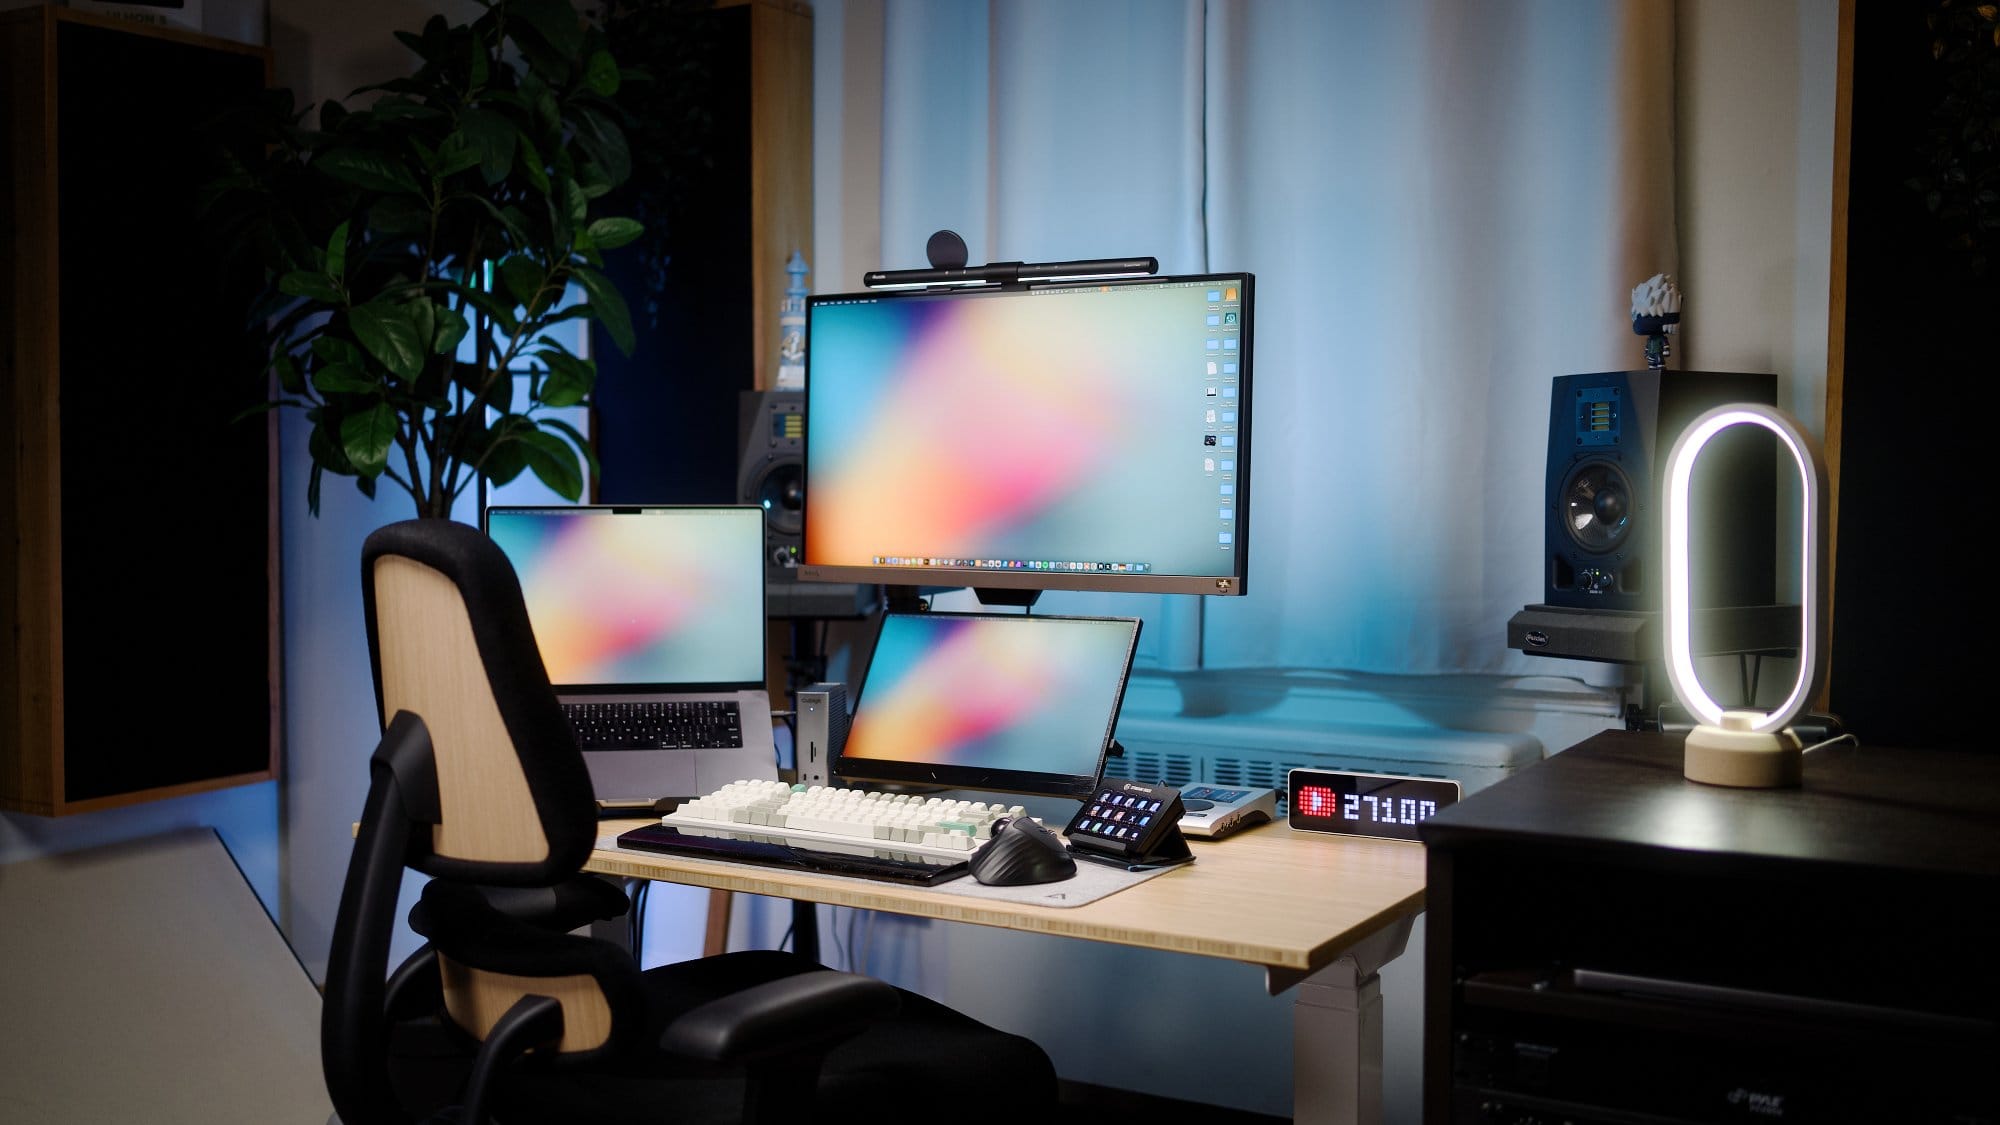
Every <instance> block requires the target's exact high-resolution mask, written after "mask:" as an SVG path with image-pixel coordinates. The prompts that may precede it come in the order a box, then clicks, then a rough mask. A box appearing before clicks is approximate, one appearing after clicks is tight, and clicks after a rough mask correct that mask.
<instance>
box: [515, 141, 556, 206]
mask: <svg viewBox="0 0 2000 1125" xmlns="http://www.w3.org/2000/svg"><path fill="white" fill-rule="evenodd" d="M515 136H516V138H517V139H518V142H519V143H518V147H519V149H520V153H521V161H520V163H521V174H522V175H523V176H526V177H527V178H528V183H529V184H530V185H531V186H533V187H534V189H535V190H536V191H538V192H541V193H542V194H543V195H547V194H548V193H549V169H548V164H547V163H546V162H545V161H543V160H542V154H541V152H540V151H538V150H537V149H536V148H535V142H533V141H531V140H529V139H528V134H526V133H517V134H515Z"/></svg>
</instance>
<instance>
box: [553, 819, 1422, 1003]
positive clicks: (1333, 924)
mask: <svg viewBox="0 0 2000 1125" xmlns="http://www.w3.org/2000/svg"><path fill="white" fill-rule="evenodd" d="M649 823H653V821H652V820H650V819H638V820H607V821H604V822H602V824H601V825H600V828H599V833H598V834H599V835H600V836H606V837H610V836H616V835H618V834H619V833H621V832H624V831H627V830H628V829H632V828H636V827H639V826H640V825H642V824H649ZM1189 845H1190V846H1191V847H1193V848H1194V850H1195V857H1196V858H1195V861H1194V862H1193V863H1191V864H1188V865H1187V866H1185V867H1182V868H1178V869H1176V870H1173V871H1169V872H1167V873H1166V874H1164V875H1161V876H1159V877H1158V878H1154V879H1148V880H1146V881H1145V882H1143V883H1140V884H1139V885H1137V886H1135V887H1131V888H1129V889H1126V890H1123V891H1120V892H1118V893H1117V894H1114V895H1111V896H1109V897H1107V898H1103V899H1100V900H1098V901H1096V902H1093V903H1088V904H1086V905H1084V906H1076V907H1067V908H1056V907H1047V906H1034V905H1028V904H1016V903H1007V902H992V901H988V900H984V899H975V898H969V897H966V896H963V895H954V894H950V893H946V892H940V891H936V890H931V889H929V888H925V887H912V886H904V885H902V884H897V883H873V882H864V881H862V880H856V879H845V878H835V877H830V876H825V875H816V874H810V873H806V872H794V871H787V870H784V869H781V868H771V867H758V866H751V865H747V864H739V863H729V862H725V861H720V860H708V859H698V858H692V857H682V856H673V855H663V854H655V853H641V852H628V851H606V850H603V849H599V850H597V851H595V852H593V853H592V854H591V857H590V861H589V863H587V864H586V865H585V868H584V869H585V870H587V871H591V872H595V873H597V874H600V875H619V876H626V877H630V878H635V879H654V880H661V881H664V882H669V883H684V884H687V885H690V886H697V887H708V888H710V889H713V890H725V891H742V892H745V893H748V894H758V895H771V896H776V897H781V898H792V899H803V900H807V901H811V902H824V903H830V904H832V905H835V906H848V907H856V908H859V909H864V910H883V911H888V912H891V913H895V914H910V915H916V916H920V917H925V918H939V919H943V920H945V921H950V922H970V923H973V924H976V925H983V926H1000V927H1003V928H1005V929H1010V930H1026V931H1030V932H1033V933H1043V934H1055V935H1058V936H1062V937H1077V938H1084V939H1086V940H1090V941H1102V942H1111V943H1114V944H1119V945H1133V946H1139V947H1142V948H1146V949H1160V950H1167V951H1170V952H1177V953H1189V954H1194V955H1196V956H1203V957H1221V958H1226V959H1228V960H1232V961H1244V962H1249V963H1251V964H1255V965H1261V966H1263V967H1265V968H1266V969H1267V970H1271V971H1270V973H1269V974H1268V976H1269V978H1270V989H1271V991H1272V992H1273V993H1276V992H1280V991H1283V989H1284V988H1286V987H1289V986H1290V985H1291V984H1293V983H1296V982H1297V981H1298V979H1300V978H1301V977H1303V976H1304V975H1306V974H1309V973H1312V972H1314V971H1317V970H1319V969H1321V968H1324V967H1325V966H1326V965H1328V964H1331V963H1332V962H1333V961H1334V960H1335V959H1336V958H1338V957H1339V956H1340V954H1341V952H1342V951H1343V950H1345V949H1347V948H1348V947H1350V946H1352V945H1354V944H1355V943H1357V942H1359V941H1361V940H1363V939H1364V938H1367V937H1369V936H1371V935H1373V934H1375V933H1377V932H1378V931H1381V930H1383V929H1385V928H1387V927H1389V926H1391V925H1394V924H1395V923H1397V922H1398V921H1400V920H1402V919H1404V918H1407V917H1409V916H1412V915H1414V914H1416V913H1417V912H1419V911H1421V910H1422V909H1423V905H1424V848H1423V846H1422V845H1421V844H1417V843H1413V842H1407V841H1394V840H1363V839H1356V838H1351V837H1344V836H1330V835H1324V834H1319V833H1309V832H1297V831H1294V830H1293V829H1291V828H1290V827H1288V826H1287V825H1285V824H1284V823H1282V822H1275V823H1270V824H1263V825H1259V826H1258V827H1256V828H1251V829H1247V830H1245V831H1242V832H1239V833H1236V834H1235V835H1232V836H1230V837H1228V838H1226V839H1223V840H1214V841H1211V840H1199V839H1191V840H1189Z"/></svg>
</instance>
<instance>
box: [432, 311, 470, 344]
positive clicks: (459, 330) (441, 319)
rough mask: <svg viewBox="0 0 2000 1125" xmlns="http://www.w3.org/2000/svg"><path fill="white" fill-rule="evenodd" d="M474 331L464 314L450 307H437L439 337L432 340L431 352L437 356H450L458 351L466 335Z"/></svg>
mask: <svg viewBox="0 0 2000 1125" xmlns="http://www.w3.org/2000/svg"><path fill="white" fill-rule="evenodd" d="M470 331H472V325H471V324H470V323H468V322H467V321H466V319H465V317H464V315H463V314H461V313H460V312H459V311H458V310H457V309H455V308H452V307H451V306H450V305H439V306H437V335H436V336H435V337H434V338H432V340H431V351H432V352H433V353H435V354H437V355H450V354H451V353H453V352H455V351H457V350H458V343H459V341H460V340H463V339H465V334H466V333H467V332H470Z"/></svg>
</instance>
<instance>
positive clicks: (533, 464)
mask: <svg viewBox="0 0 2000 1125" xmlns="http://www.w3.org/2000/svg"><path fill="white" fill-rule="evenodd" d="M512 440H513V441H514V442H517V443H519V445H520V448H521V453H522V456H523V457H525V458H526V459H527V462H528V468H530V469H532V470H533V471H534V474H535V476H536V477H538V478H540V480H541V482H542V483H543V484H545V485H548V486H549V489H550V490H551V491H553V492H554V493H555V494H556V495H558V496H560V497H562V498H563V499H565V500H575V499H578V498H579V497H581V496H582V495H583V474H582V473H581V472H579V471H578V470H577V465H576V452H575V451H574V450H572V449H571V448H570V447H569V443H568V442H565V441H564V440H563V439H562V438H560V437H557V436H556V435H554V434H545V433H543V432H541V431H540V430H528V431H524V432H522V433H520V434H517V435H514V436H513V437H512Z"/></svg>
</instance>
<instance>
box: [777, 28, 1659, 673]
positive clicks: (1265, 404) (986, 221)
mask: <svg viewBox="0 0 2000 1125" xmlns="http://www.w3.org/2000/svg"><path fill="white" fill-rule="evenodd" d="M815 19H816V22H817V23H818V24H819V25H820V26H819V28H818V31H817V33H816V34H817V36H818V44H817V53H818V56H819V58H821V59H823V60H828V61H826V62H822V63H820V64H819V65H820V66H821V67H822V68H825V67H827V66H828V65H829V64H830V63H831V64H832V65H833V67H834V69H835V71H837V72H838V73H839V75H840V86H839V88H837V89H829V88H828V85H827V84H826V83H824V82H823V83H822V85H821V86H820V92H819V95H818V96H819V99H820V102H821V104H820V106H819V107H818V111H817V112H816V116H815V128H816V131H817V137H816V144H815V151H816V156H815V181H816V183H834V182H838V183H841V184H842V185H844V187H845V189H846V190H844V191H843V193H842V195H841V197H840V200H839V207H840V210H841V212H842V213H841V214H837V215H832V216H829V215H828V214H826V213H825V211H824V210H822V212H821V214H820V215H819V218H818V221H819V224H820V226H821V228H822V229H821V232H820V235H819V237H818V239H817V240H816V241H817V245H818V247H819V249H820V251H821V253H822V254H829V253H830V254H831V256H832V258H833V259H836V260H834V261H822V263H821V266H822V267H825V268H823V269H822V270H821V272H820V281H819V284H818V285H817V288H819V289H821V290H823V291H830V290H832V289H835V288H843V287H844V288H852V287H853V286H852V285H851V284H844V279H846V278H858V277H859V276H860V274H861V273H862V272H863V271H864V270H868V269H874V268H892V269H893V268H907V267H912V266H920V265H923V264H925V257H924V244H925V242H926V240H927V239H928V238H929V236H930V235H931V233H932V232H933V231H936V230H939V229H951V230H955V231H957V232H958V233H959V234H961V235H963V236H964V237H965V240H966V243H967V245H968V247H969V248H970V251H971V257H972V260H973V261H975V262H979V261H1000V260H1025V261H1045V260H1060V259H1068V258H1088V257H1122V256H1135V255H1154V256H1157V257H1158V258H1159V259H1160V264H1161V268H1162V271H1163V272H1169V273H1191V272H1203V271H1209V270H1230V271H1234V270H1248V271H1251V272H1253V273H1255V274H1256V275H1257V309H1256V314H1257V320H1256V328H1255V371H1254V376H1253V394H1254V402H1253V405H1254V410H1255V414H1254V418H1253V421H1252V450H1253V462H1252V465H1251V497H1252V500H1251V531H1250V544H1251V546H1250V557H1251V576H1250V582H1249V590H1250V593H1249V594H1248V595H1247V596H1245V597H1242V598H1211V599H1207V604H1206V606H1205V612H1204V620H1203V623H1202V626H1201V631H1200V637H1201V642H1200V659H1201V662H1202V664H1204V665H1205V666H1209V667H1269V666H1286V667H1316V668H1334V669H1351V670H1358V671H1393V672H1403V673H1410V672H1417V673H1430V672H1439V673H1457V672H1524V673H1538V674H1539V673H1546V672H1547V671H1549V667H1548V662H1547V661H1546V660H1542V661H1537V660H1536V659H1535V658H1532V657H1526V656H1523V655H1522V654H1519V653H1516V652H1514V651H1512V650H1510V649H1509V648H1508V647H1507V645H1506V624H1507V620H1508V618H1509V617H1511V616H1512V615H1513V614H1514V613H1516V612H1518V611H1519V610H1520V609H1521V607H1522V606H1523V605H1526V604H1529V603H1534V602H1539V601H1542V600H1543V586H1542V566H1543V563H1542V535H1543V523H1544V513H1543V491H1544V488H1545V484H1544V479H1543V478H1544V475H1545V471H1546V460H1547V446H1548V425H1549V423H1548V413H1549V388H1550V380H1551V379H1552V378H1553V377H1554V376H1557V375H1561V374H1567V373H1573V372H1586V371H1608V370H1620V369H1626V368H1631V367H1638V366H1643V355H1642V349H1641V340H1640V338H1639V337H1637V336H1635V335H1633V333H1632V331H1631V328H1630V325H1629V320H1628V311H1629V295H1630V292H1631V290H1632V288H1633V286H1635V285H1636V284H1638V283H1639V282H1640V281H1642V280H1644V279H1645V278H1647V277H1649V276H1651V275H1652V274H1654V273H1659V272H1669V273H1671V272H1674V271H1675V269H1676V260H1675V239H1674V230H1673V215H1674V206H1673V204H1674V192H1673V171H1674V166H1673V136H1672V109H1673V97H1672V74H1673V50H1674V44H1673V11H1672V7H1671V5H1670V4H1669V3H1667V2H1666V0H1658V2H1627V3H1615V4H1606V3H1602V2H1601V0H1487V2H1478V3H1475V2H1471V0H1459V2H1442V0H1430V2H1409V3H1395V4H1384V3H1380V2H1377V0H1352V2H1349V0H1331V2H1330V0H1296V2H1293V0H1209V2H1207V3H1202V2H1200V0H1182V2H1178V3H1176V2H1157V0H1151V2H1149V0H990V2H962V3H948V2H940V0H886V2H882V0H821V2H820V3H819V4H817V5H815ZM829 51H834V52H838V58H837V60H836V59H829V56H828V52H829ZM878 58H879V86H878V87H877V88H876V89H875V90H872V91H871V90H870V89H869V84H870V83H871V82H872V81H874V80H875V75H874V74H873V73H871V72H870V71H869V70H868V67H869V66H870V65H873V64H874V61H875V60H876V59H878ZM857 61H858V62H859V64H860V65H857ZM877 99H879V101H878V100H877ZM830 102H837V103H838V104H837V105H833V104H829V103H830ZM878 104H879V113H875V114H873V115H872V117H873V119H871V115H870V114H869V113H866V112H864V113H862V114H860V115H858V116H857V114H856V113H855V112H854V110H855V107H856V106H857V105H858V106H862V107H864V109H865V108H868V107H873V106H876V105H878ZM878 122H879V127H878V128H877V129H876V130H875V132H874V133H873V135H870V134H869V130H870V128H871V126H876V125H877V124H878ZM843 159H857V160H879V169H880V171H879V195H878V196H874V197H868V196H869V193H866V192H863V193H856V192H854V191H853V190H852V187H851V185H853V184H855V183H857V182H862V183H866V182H868V180H869V177H867V176H860V177H857V176H856V175H854V174H853V173H854V169H843V168H842V167H841V162H842V160H843ZM829 221H832V222H835V223H839V224H841V225H842V228H843V229H844V230H845V231H847V232H848V233H849V237H847V238H846V239H845V240H843V239H841V238H839V237H835V235H836V232H835V231H830V230H827V229H826V227H827V225H828V223H829ZM871 229H879V231H880V247H879V254H878V255H876V256H875V259H874V260H871V261H853V260H841V259H843V258H850V259H851V258H853V257H854V256H856V255H857V254H862V255H865V254H866V252H867V249H868V248H867V247H865V246H864V247H859V248H857V247H856V245H855V242H854V240H853V238H852V237H851V232H852V231H855V230H871ZM1583 670H1584V669H1583V668H1575V669H1570V668H1565V671H1579V672H1580V671H1583Z"/></svg>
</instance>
